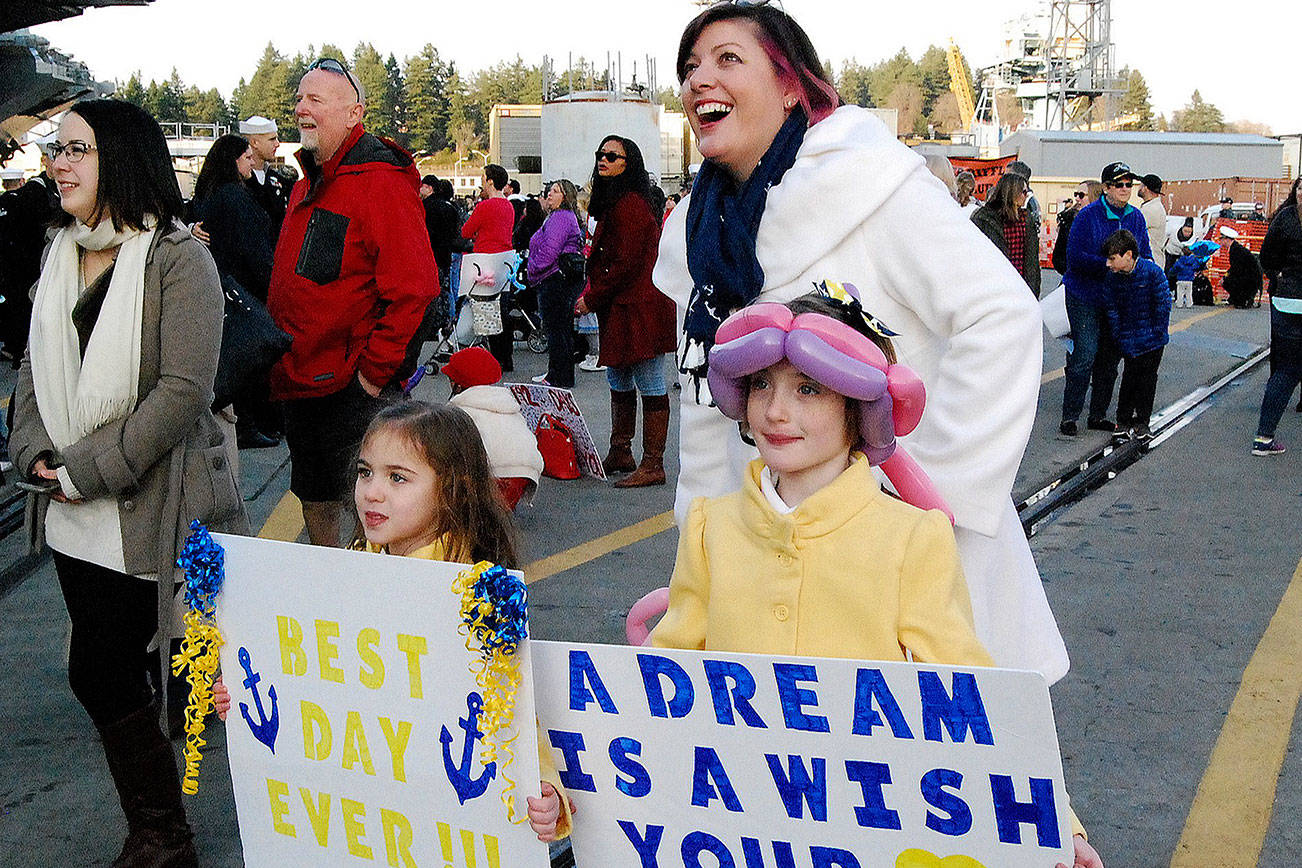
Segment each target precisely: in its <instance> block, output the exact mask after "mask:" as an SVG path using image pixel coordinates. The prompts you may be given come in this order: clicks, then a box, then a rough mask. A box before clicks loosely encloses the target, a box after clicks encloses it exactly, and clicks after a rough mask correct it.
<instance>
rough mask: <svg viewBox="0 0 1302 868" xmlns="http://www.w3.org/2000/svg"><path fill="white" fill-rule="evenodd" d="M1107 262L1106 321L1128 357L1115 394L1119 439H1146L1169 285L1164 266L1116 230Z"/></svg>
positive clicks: (1164, 339)
mask: <svg viewBox="0 0 1302 868" xmlns="http://www.w3.org/2000/svg"><path fill="white" fill-rule="evenodd" d="M1102 253H1103V256H1104V257H1105V258H1106V259H1107V263H1108V272H1109V274H1108V280H1107V288H1108V308H1107V314H1108V324H1109V325H1110V326H1111V327H1112V334H1113V336H1114V338H1115V340H1116V342H1117V345H1118V347H1119V348H1120V350H1121V355H1122V357H1123V358H1124V359H1125V360H1126V366H1125V369H1124V370H1123V371H1122V374H1121V391H1120V394H1118V396H1117V432H1118V436H1119V437H1122V438H1124V437H1131V438H1138V439H1141V440H1147V439H1148V438H1150V437H1152V436H1153V434H1152V431H1150V430H1149V427H1148V421H1149V417H1150V416H1151V415H1152V413H1153V397H1154V395H1156V393H1157V368H1158V365H1160V364H1161V362H1162V348H1163V347H1165V346H1166V344H1167V341H1169V340H1170V336H1169V334H1168V330H1169V326H1170V324H1171V288H1170V284H1169V283H1167V280H1166V275H1165V274H1164V273H1163V271H1162V269H1161V268H1159V267H1158V266H1157V264H1156V263H1154V262H1153V261H1152V260H1151V259H1141V258H1140V256H1139V242H1138V241H1137V240H1136V239H1135V236H1134V235H1132V234H1131V233H1130V232H1129V231H1128V230H1125V229H1118V230H1117V231H1116V232H1114V233H1112V234H1111V235H1109V236H1108V238H1107V240H1106V241H1104V242H1103V251H1102Z"/></svg>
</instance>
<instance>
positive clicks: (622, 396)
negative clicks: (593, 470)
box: [601, 389, 637, 476]
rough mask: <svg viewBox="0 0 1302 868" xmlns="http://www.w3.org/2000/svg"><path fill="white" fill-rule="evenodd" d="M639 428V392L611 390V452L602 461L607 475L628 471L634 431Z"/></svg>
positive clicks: (631, 456)
mask: <svg viewBox="0 0 1302 868" xmlns="http://www.w3.org/2000/svg"><path fill="white" fill-rule="evenodd" d="M636 429H637V392H616V391H615V390H614V389H611V390H610V452H609V453H607V455H606V458H605V460H603V461H602V462H601V468H602V469H603V470H605V471H606V475H607V476H610V475H611V474H612V473H628V472H630V471H632V470H633V469H635V468H636V467H637V462H636V461H634V460H633V432H634V430H636Z"/></svg>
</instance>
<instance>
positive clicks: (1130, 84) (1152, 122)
mask: <svg viewBox="0 0 1302 868" xmlns="http://www.w3.org/2000/svg"><path fill="white" fill-rule="evenodd" d="M1121 77H1122V78H1124V79H1125V81H1126V92H1125V93H1124V94H1122V96H1121V114H1122V116H1123V117H1124V118H1126V122H1125V123H1123V124H1121V129H1123V130H1155V129H1157V119H1156V118H1155V117H1153V103H1152V101H1151V99H1150V97H1149V92H1148V82H1146V81H1144V76H1143V74H1142V73H1140V71H1139V70H1137V69H1123V70H1121ZM1132 116H1133V117H1132Z"/></svg>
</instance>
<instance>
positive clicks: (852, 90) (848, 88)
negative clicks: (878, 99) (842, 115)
mask: <svg viewBox="0 0 1302 868" xmlns="http://www.w3.org/2000/svg"><path fill="white" fill-rule="evenodd" d="M836 89H837V91H838V92H839V93H840V94H841V99H843V100H845V101H846V102H847V103H849V104H850V105H857V106H863V107H864V108H873V107H875V106H876V105H877V104H876V103H875V102H873V97H872V94H871V93H870V92H869V90H868V70H867V69H865V68H864V67H863V66H861V65H860V64H859V62H858V61H857V60H853V59H852V60H847V61H845V62H844V63H843V64H841V77H840V78H838V79H836Z"/></svg>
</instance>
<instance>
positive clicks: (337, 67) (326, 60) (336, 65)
mask: <svg viewBox="0 0 1302 868" xmlns="http://www.w3.org/2000/svg"><path fill="white" fill-rule="evenodd" d="M314 69H324V70H325V71H326V72H333V73H334V74H335V75H342V76H343V77H344V78H346V79H347V80H348V83H349V84H350V85H352V88H353V93H355V94H357V101H358V102H361V101H362V92H361V91H360V90H358V89H357V83H356V82H354V81H353V74H352V73H351V72H349V71H348V67H346V66H344V62H343V61H342V60H336V59H335V58H333V57H323V58H321V59H320V60H318V61H317V62H316V63H314V64H312V65H311V66H309V67H308V68H307V71H308V72H311V71H312V70H314Z"/></svg>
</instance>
